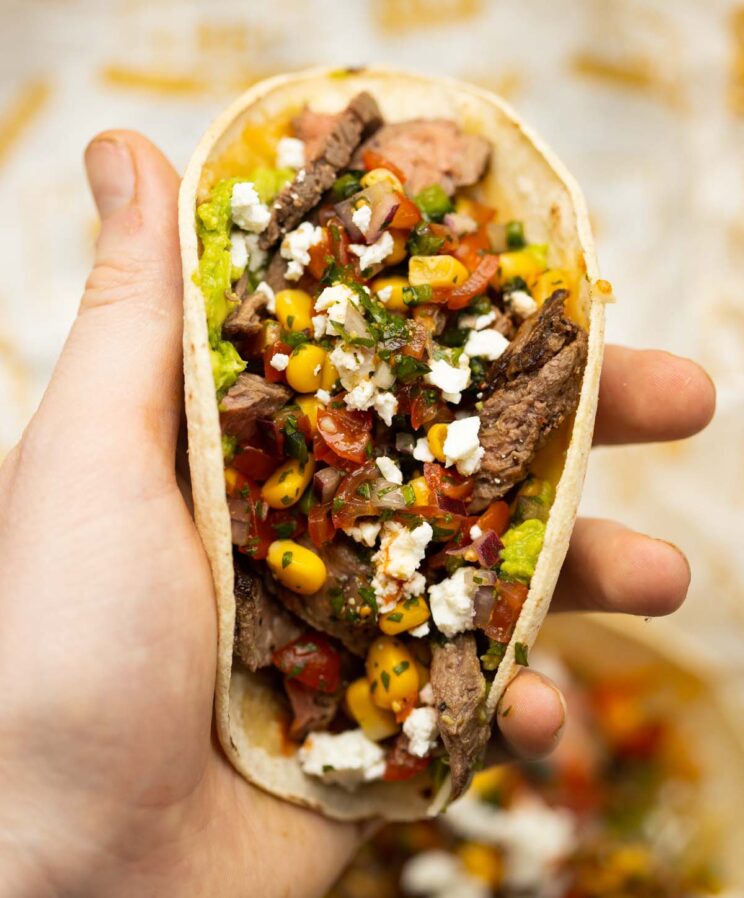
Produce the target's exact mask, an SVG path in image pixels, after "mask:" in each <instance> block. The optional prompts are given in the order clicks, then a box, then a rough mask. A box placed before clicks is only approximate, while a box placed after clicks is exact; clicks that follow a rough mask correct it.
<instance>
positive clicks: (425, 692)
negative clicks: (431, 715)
mask: <svg viewBox="0 0 744 898" xmlns="http://www.w3.org/2000/svg"><path fill="white" fill-rule="evenodd" d="M411 632H413V630H411ZM419 701H420V702H421V704H422V705H433V704H434V689H433V688H432V685H431V683H427V684H426V686H424V687H423V688H422V689H421V690H419Z"/></svg>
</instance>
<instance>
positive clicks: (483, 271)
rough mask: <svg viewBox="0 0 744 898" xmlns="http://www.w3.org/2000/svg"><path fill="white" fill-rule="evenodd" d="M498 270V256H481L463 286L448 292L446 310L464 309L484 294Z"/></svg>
mask: <svg viewBox="0 0 744 898" xmlns="http://www.w3.org/2000/svg"><path fill="white" fill-rule="evenodd" d="M498 270H499V257H498V256H496V255H492V254H491V255H486V256H481V260H480V262H478V267H477V268H476V269H475V271H474V272H473V273H472V274H471V275H470V277H469V278H468V279H467V280H466V281H465V282H464V283H463V284H460V286H459V287H455V288H454V289H453V290H451V291H450V295H449V299H448V300H447V306H448V308H450V309H453V310H456V309H464V308H465V306H466V305H467V304H468V303H469V302H470V300H471V299H474V298H475V297H476V296H480V295H481V294H483V293H485V292H486V290H487V289H488V284H489V281H490V280H491V278H492V277H493V276H494V275H495V274H496V273H497V272H498Z"/></svg>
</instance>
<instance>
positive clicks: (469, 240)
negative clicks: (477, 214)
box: [455, 227, 491, 271]
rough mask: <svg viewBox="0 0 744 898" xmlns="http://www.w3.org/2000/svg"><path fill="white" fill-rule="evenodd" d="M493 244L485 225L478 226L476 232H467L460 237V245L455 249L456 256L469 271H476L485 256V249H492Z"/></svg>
mask: <svg viewBox="0 0 744 898" xmlns="http://www.w3.org/2000/svg"><path fill="white" fill-rule="evenodd" d="M490 249H491V244H490V242H489V240H488V235H487V234H486V229H485V228H484V227H481V228H478V230H477V231H476V232H475V233H474V234H466V235H465V236H464V237H461V238H460V245H459V246H458V247H457V249H456V250H455V256H456V257H457V258H458V259H459V260H460V261H461V262H462V264H463V265H464V266H465V267H466V268H467V269H468V271H475V269H476V268H477V267H478V263H479V262H480V260H481V259H482V258H483V253H484V250H490Z"/></svg>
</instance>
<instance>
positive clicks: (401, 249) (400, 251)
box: [382, 230, 408, 267]
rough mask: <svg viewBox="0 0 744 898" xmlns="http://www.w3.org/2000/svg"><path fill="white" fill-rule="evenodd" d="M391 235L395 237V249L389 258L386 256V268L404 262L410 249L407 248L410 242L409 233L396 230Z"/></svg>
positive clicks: (384, 263)
mask: <svg viewBox="0 0 744 898" xmlns="http://www.w3.org/2000/svg"><path fill="white" fill-rule="evenodd" d="M390 233H391V234H392V235H393V249H392V251H391V252H390V253H389V254H388V255H387V256H385V260H384V262H383V263H382V264H383V265H384V266H385V267H388V266H390V265H397V264H398V262H402V261H403V259H405V257H406V256H407V255H408V247H407V246H406V244H407V242H408V232H407V231H397V230H396V231H391V232H390Z"/></svg>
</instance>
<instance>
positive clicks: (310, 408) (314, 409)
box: [295, 393, 319, 436]
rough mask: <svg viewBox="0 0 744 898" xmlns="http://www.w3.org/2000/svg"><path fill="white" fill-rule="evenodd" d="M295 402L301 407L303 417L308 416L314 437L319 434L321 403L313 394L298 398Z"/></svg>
mask: <svg viewBox="0 0 744 898" xmlns="http://www.w3.org/2000/svg"><path fill="white" fill-rule="evenodd" d="M295 402H296V403H297V405H299V407H300V411H301V412H302V414H303V415H307V419H308V421H309V422H310V432H311V433H312V435H313V436H315V434H316V433H317V432H318V405H319V402H318V400H317V398H316V397H315V396H313V395H312V393H310V394H308V395H305V396H297V398H296V399H295Z"/></svg>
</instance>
